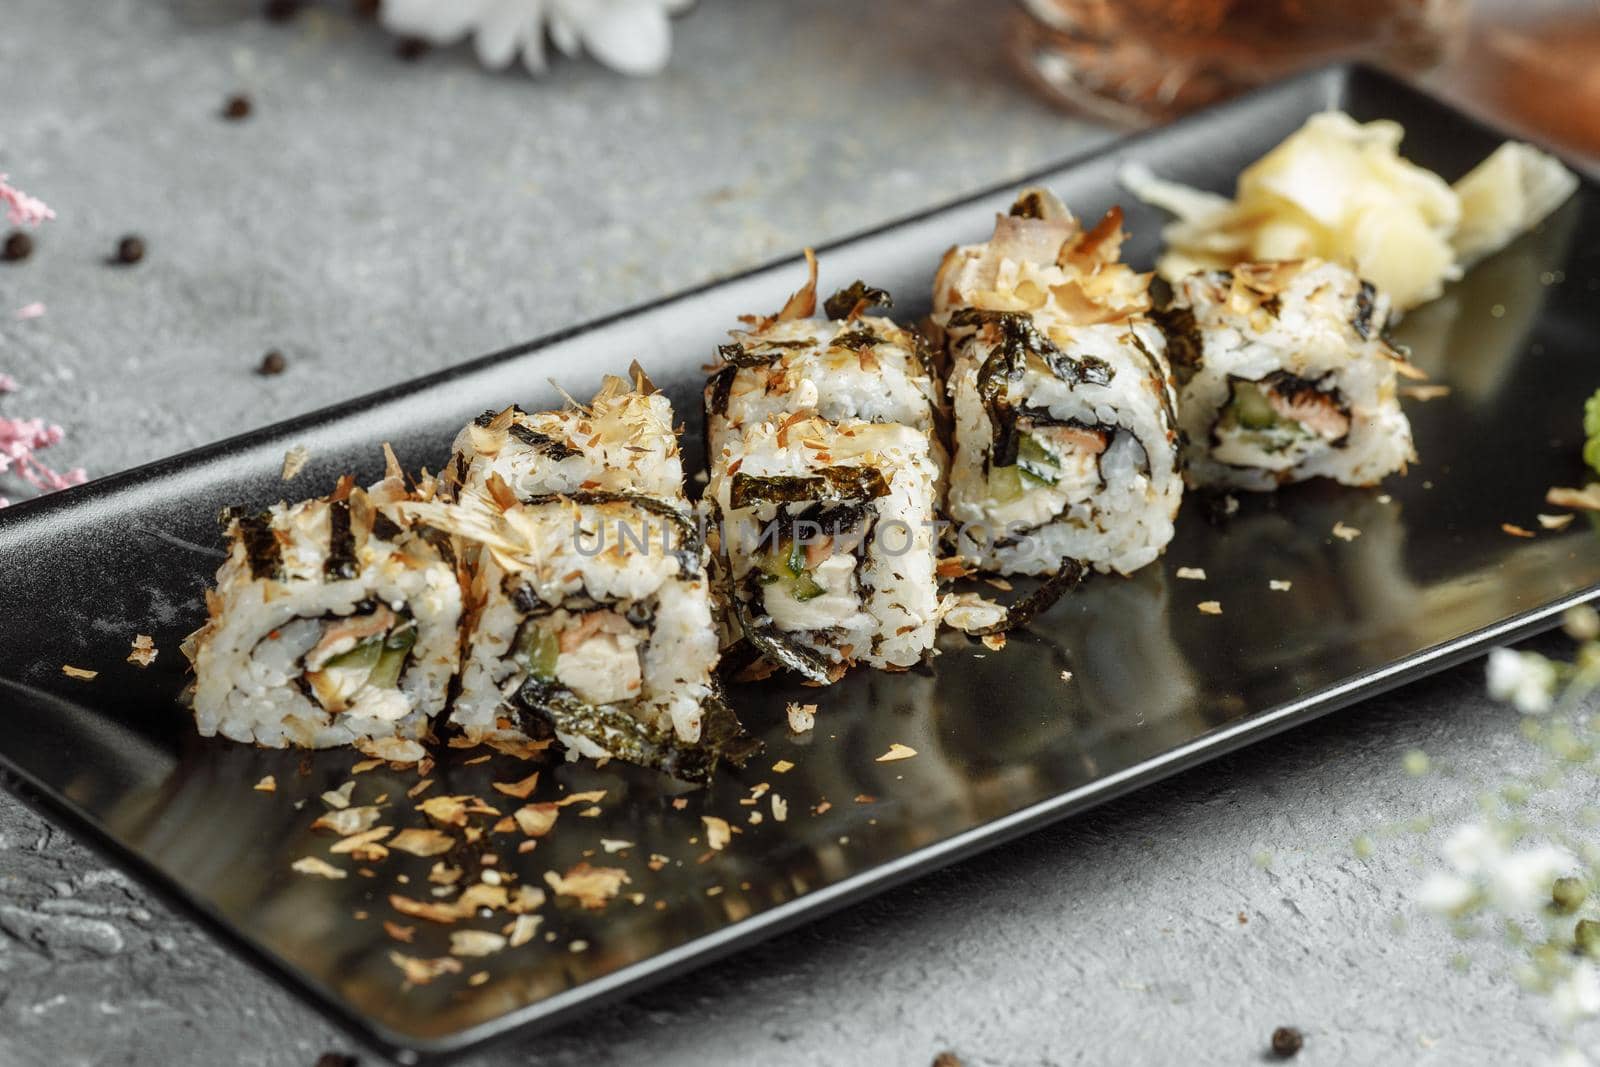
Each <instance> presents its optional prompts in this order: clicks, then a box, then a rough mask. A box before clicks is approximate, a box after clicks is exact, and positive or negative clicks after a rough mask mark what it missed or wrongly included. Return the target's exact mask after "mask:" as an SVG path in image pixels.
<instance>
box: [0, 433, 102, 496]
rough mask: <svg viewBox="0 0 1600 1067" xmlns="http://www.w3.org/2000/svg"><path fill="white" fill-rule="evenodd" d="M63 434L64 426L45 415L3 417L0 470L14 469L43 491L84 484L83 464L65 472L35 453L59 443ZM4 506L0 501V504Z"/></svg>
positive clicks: (85, 476)
mask: <svg viewBox="0 0 1600 1067" xmlns="http://www.w3.org/2000/svg"><path fill="white" fill-rule="evenodd" d="M64 436H65V434H64V433H63V431H62V429H61V427H59V426H57V425H55V424H53V423H47V422H45V421H44V420H43V419H10V418H5V417H0V474H3V473H5V472H6V471H15V472H16V473H17V475H18V476H20V477H21V478H22V480H23V481H25V482H27V483H28V484H29V485H31V486H33V487H34V488H35V489H37V490H39V491H40V492H42V493H48V492H51V491H52V490H55V489H65V488H67V487H68V486H72V485H81V484H83V482H84V481H86V480H87V478H88V475H87V474H86V473H85V472H84V470H83V468H82V467H74V468H72V469H71V470H69V471H67V472H66V473H65V474H62V473H60V472H58V471H56V470H53V469H52V468H50V467H49V466H47V465H46V464H45V463H43V462H41V461H40V459H39V457H38V456H37V455H36V454H35V453H37V452H39V451H40V450H42V449H46V448H49V447H50V446H51V445H54V444H57V443H58V442H59V441H60V440H61V438H62V437H64ZM0 499H3V498H0ZM5 503H9V501H6V502H5ZM3 506H4V504H0V507H3Z"/></svg>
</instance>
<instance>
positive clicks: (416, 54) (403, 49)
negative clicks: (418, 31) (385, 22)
mask: <svg viewBox="0 0 1600 1067" xmlns="http://www.w3.org/2000/svg"><path fill="white" fill-rule="evenodd" d="M394 54H395V55H397V56H399V57H400V58H401V59H403V60H405V61H406V62H407V63H415V62H416V61H417V60H419V59H421V58H422V57H423V56H425V55H427V54H428V42H427V41H424V40H423V39H422V38H421V37H402V38H400V41H399V43H398V44H396V45H395V46H394Z"/></svg>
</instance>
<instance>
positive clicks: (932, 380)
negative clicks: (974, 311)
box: [705, 250, 940, 455]
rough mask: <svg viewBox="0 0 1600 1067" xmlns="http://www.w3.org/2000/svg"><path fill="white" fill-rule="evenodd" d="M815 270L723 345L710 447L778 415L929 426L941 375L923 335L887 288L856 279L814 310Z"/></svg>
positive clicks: (710, 403) (710, 415)
mask: <svg viewBox="0 0 1600 1067" xmlns="http://www.w3.org/2000/svg"><path fill="white" fill-rule="evenodd" d="M807 264H808V266H809V268H810V272H811V276H810V280H809V281H808V282H807V283H806V285H805V287H804V288H802V289H801V290H800V291H799V292H797V293H796V294H795V295H794V296H793V297H791V298H790V300H789V302H788V304H787V305H786V306H785V307H784V309H783V310H782V311H780V312H779V313H778V314H777V315H776V316H771V317H768V318H762V319H757V320H755V321H753V322H751V323H750V324H749V328H748V329H745V330H734V331H732V334H731V336H732V338H733V339H732V340H731V341H730V342H729V343H728V344H725V345H722V346H721V347H720V348H719V349H718V350H717V354H718V356H719V357H720V358H721V360H722V365H721V366H720V367H718V368H716V369H715V370H714V371H713V372H712V374H711V377H710V379H709V380H708V381H707V383H706V387H705V414H706V450H707V452H708V453H710V454H713V455H714V454H716V453H717V452H718V451H719V450H720V449H721V448H722V446H723V444H724V443H725V440H726V438H727V437H728V436H729V435H730V434H738V433H739V432H741V431H742V430H743V429H744V427H746V426H749V425H753V424H755V423H760V422H764V421H766V420H767V419H768V418H770V417H771V416H774V415H780V416H781V415H793V414H795V413H797V412H802V411H804V412H810V413H814V414H815V415H817V416H818V417H820V418H823V419H827V420H828V421H830V422H843V421H847V420H858V421H862V422H896V423H902V424H904V425H906V426H911V427H913V428H915V429H918V430H933V429H934V428H935V422H936V419H937V416H938V411H939V404H940V398H939V383H938V376H937V374H936V373H935V370H934V366H933V357H932V353H931V352H930V351H929V349H928V345H927V342H926V341H924V340H923V338H922V337H921V336H919V335H917V334H915V333H913V332H911V331H910V330H906V329H902V328H901V327H899V326H897V325H895V323H894V322H893V321H892V320H890V319H887V318H883V317H881V316H876V315H867V314H865V312H866V311H867V310H868V309H869V308H871V307H872V306H873V305H875V304H878V305H882V306H884V307H888V306H890V298H889V294H888V293H885V292H884V291H882V290H881V289H870V288H868V287H867V286H865V285H864V284H863V283H861V282H859V281H858V282H856V283H855V284H853V285H851V286H850V287H848V288H846V289H842V290H840V291H839V292H838V293H835V294H834V295H833V296H832V297H830V298H828V300H826V301H824V304H823V306H824V310H825V312H826V317H820V316H817V315H816V314H815V312H816V295H815V294H816V280H817V279H816V271H817V261H816V258H815V257H814V256H812V255H811V254H810V252H809V250H808V252H807Z"/></svg>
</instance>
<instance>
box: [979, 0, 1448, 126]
mask: <svg viewBox="0 0 1600 1067" xmlns="http://www.w3.org/2000/svg"><path fill="white" fill-rule="evenodd" d="M1468 7H1469V0H1019V4H1018V10H1017V11H1016V12H1015V15H1014V18H1015V20H1016V21H1015V25H1014V26H1013V27H1012V32H1011V49H1012V53H1013V56H1014V58H1015V59H1016V61H1017V63H1018V64H1019V65H1020V66H1021V68H1022V70H1023V72H1024V74H1026V75H1027V77H1028V79H1029V80H1030V81H1031V82H1033V83H1034V84H1035V85H1036V86H1037V87H1038V88H1039V89H1040V90H1041V91H1043V92H1044V93H1045V95H1046V96H1048V97H1049V98H1051V99H1052V100H1053V101H1055V102H1056V103H1058V104H1060V105H1062V106H1064V107H1067V108H1070V109H1073V110H1076V111H1081V112H1085V113H1087V114H1090V115H1094V116H1096V117H1098V118H1101V119H1105V120H1107V121H1111V122H1115V123H1119V124H1122V125H1145V124H1147V123H1150V122H1159V121H1164V120H1167V119H1170V118H1173V117H1175V116H1177V115H1181V114H1183V113H1184V112H1187V111H1193V110H1194V109H1196V108H1200V107H1204V106H1206V105H1207V104H1212V103H1215V102H1217V101H1218V100H1224V99H1226V98H1228V97H1230V96H1234V95H1237V94H1238V93H1241V92H1244V91H1245V90H1247V89H1252V88H1254V87H1255V86H1257V85H1261V84H1263V83H1265V82H1269V81H1272V80H1273V79H1275V78H1280V77H1283V76H1285V75H1287V74H1292V73H1294V72H1295V71H1298V70H1304V69H1306V68H1308V67H1313V66H1316V65H1318V64H1320V63H1325V62H1331V61H1333V60H1337V59H1354V58H1361V59H1368V60H1372V61H1374V62H1377V63H1380V64H1382V65H1384V66H1387V67H1390V68H1391V69H1398V70H1401V71H1403V72H1406V73H1417V72H1420V71H1423V70H1426V69H1428V68H1430V67H1432V66H1434V65H1435V64H1436V63H1438V62H1440V61H1441V60H1443V59H1445V58H1447V57H1448V56H1449V55H1450V54H1451V53H1452V52H1453V51H1454V50H1455V48H1456V47H1457V45H1458V43H1459V41H1460V40H1461V38H1462V36H1463V31H1464V29H1465V26H1466V22H1467V11H1468Z"/></svg>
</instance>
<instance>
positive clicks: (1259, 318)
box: [1162, 259, 1417, 490]
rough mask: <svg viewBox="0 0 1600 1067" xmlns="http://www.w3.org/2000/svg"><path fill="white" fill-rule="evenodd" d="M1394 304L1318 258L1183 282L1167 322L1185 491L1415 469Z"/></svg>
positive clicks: (1360, 477) (1367, 480)
mask: <svg viewBox="0 0 1600 1067" xmlns="http://www.w3.org/2000/svg"><path fill="white" fill-rule="evenodd" d="M1389 314H1390V303H1389V299H1388V297H1386V296H1385V295H1384V294H1383V293H1382V292H1381V291H1379V290H1377V289H1375V288H1373V286H1372V285H1371V284H1369V283H1367V282H1364V281H1362V280H1361V279H1360V278H1359V277H1357V276H1356V274H1355V273H1354V272H1353V271H1351V270H1349V269H1348V268H1346V267H1342V266H1340V265H1338V264H1336V263H1329V262H1326V261H1322V260H1315V259H1308V260H1301V261H1292V262H1271V263H1245V264H1239V265H1236V266H1235V267H1234V268H1233V269H1232V270H1229V271H1223V270H1215V271H1202V272H1198V273H1195V274H1191V275H1189V276H1188V277H1186V278H1183V279H1181V280H1180V281H1179V282H1178V283H1177V285H1176V286H1174V291H1173V299H1172V301H1171V303H1170V305H1169V306H1168V308H1166V309H1165V311H1164V312H1163V316H1162V318H1163V323H1164V325H1165V326H1166V328H1167V331H1168V335H1169V338H1170V350H1171V352H1172V357H1173V364H1174V368H1175V370H1176V371H1177V374H1178V380H1179V381H1180V383H1181V387H1180V397H1179V410H1180V412H1181V413H1182V419H1183V430H1184V435H1185V438H1186V445H1185V452H1186V456H1185V458H1186V461H1187V478H1188V480H1189V483H1190V484H1191V485H1194V486H1206V487H1214V488H1227V489H1251V490H1269V489H1275V488H1277V487H1278V486H1279V485H1282V484H1284V483H1287V482H1298V481H1303V480H1305V479H1307V478H1316V477H1325V478H1332V479H1334V480H1335V481H1338V482H1342V483H1343V484H1345V485H1360V486H1365V485H1374V484H1376V483H1377V482H1378V481H1380V480H1381V479H1382V478H1384V477H1385V476H1386V475H1389V474H1393V473H1395V472H1396V471H1404V470H1405V467H1406V464H1407V463H1410V462H1414V461H1415V460H1416V458H1417V457H1416V452H1415V450H1414V449H1413V447H1412V442H1411V424H1410V423H1409V422H1408V421H1407V419H1406V416H1405V413H1404V412H1402V411H1401V410H1400V400H1399V397H1398V394H1397V374H1400V373H1407V374H1412V373H1416V372H1415V371H1413V369H1412V368H1411V367H1410V366H1409V365H1408V364H1407V363H1406V362H1405V360H1404V359H1403V358H1402V357H1401V355H1400V354H1399V353H1398V352H1396V351H1395V350H1394V349H1393V348H1391V347H1390V346H1389V344H1388V342H1387V341H1385V340H1384V328H1385V326H1386V325H1387V324H1388V319H1389Z"/></svg>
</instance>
